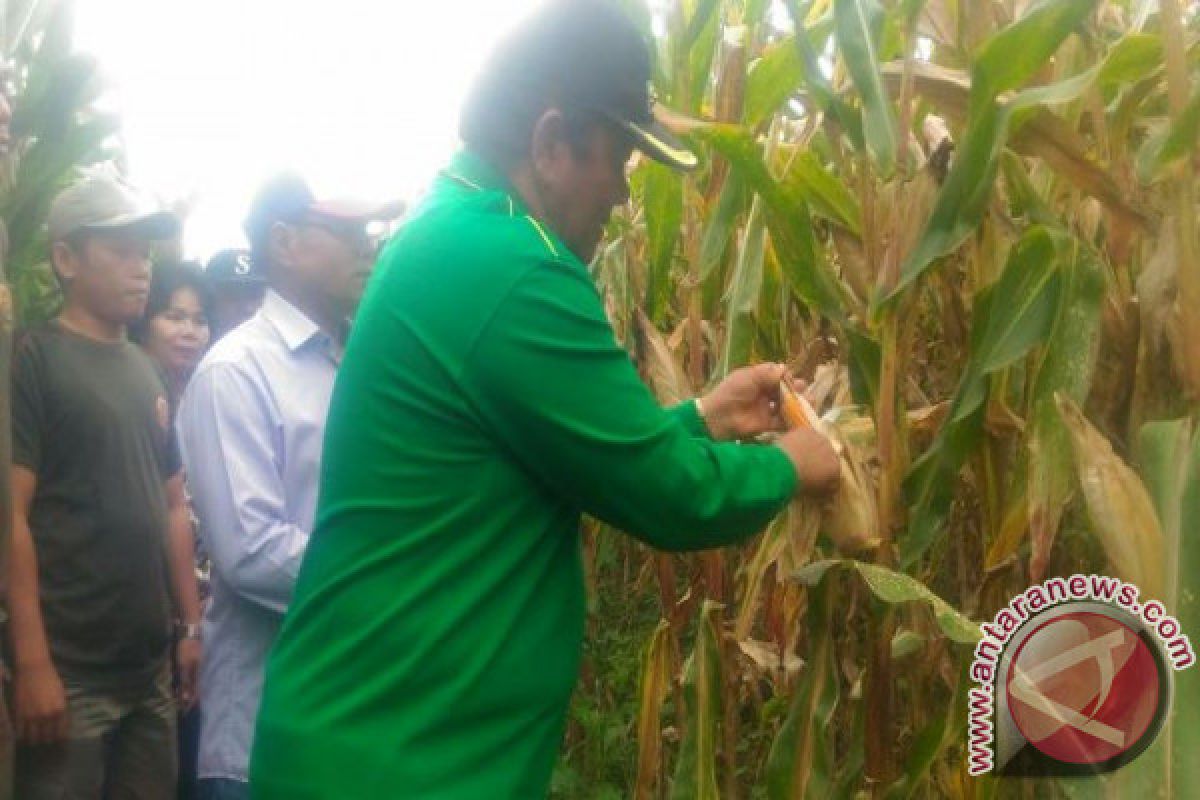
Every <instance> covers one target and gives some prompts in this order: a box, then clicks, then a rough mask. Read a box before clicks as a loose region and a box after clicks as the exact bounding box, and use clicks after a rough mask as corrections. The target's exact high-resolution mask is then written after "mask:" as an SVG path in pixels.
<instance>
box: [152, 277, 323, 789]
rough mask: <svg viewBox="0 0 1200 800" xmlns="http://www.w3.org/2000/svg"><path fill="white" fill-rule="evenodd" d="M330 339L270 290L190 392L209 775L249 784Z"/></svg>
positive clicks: (313, 470)
mask: <svg viewBox="0 0 1200 800" xmlns="http://www.w3.org/2000/svg"><path fill="white" fill-rule="evenodd" d="M337 352H338V351H337V349H336V346H335V343H334V342H333V340H332V339H331V338H330V337H329V336H328V335H327V334H325V333H324V332H322V331H321V329H320V328H319V327H318V326H317V325H316V324H315V323H314V322H313V321H312V320H310V319H309V318H308V317H306V316H305V315H304V314H303V313H301V312H300V310H299V309H297V308H296V307H295V306H293V305H292V304H290V303H288V302H287V301H286V300H284V299H283V298H282V297H280V296H279V295H278V294H276V293H274V292H267V295H266V298H265V300H264V301H263V306H262V309H261V310H260V311H259V312H258V313H257V314H256V315H255V316H253V317H252V318H250V319H249V320H248V321H246V322H245V323H244V324H242V325H241V326H240V327H238V328H235V329H234V330H233V331H230V332H229V333H228V334H227V335H226V336H225V337H224V338H223V339H221V340H220V341H219V342H217V344H216V345H215V346H214V347H213V349H212V350H211V351H209V353H208V355H207V356H206V357H205V358H204V360H203V361H202V362H201V363H200V366H199V367H198V368H197V369H196V374H195V376H194V377H193V378H192V381H191V383H190V384H189V385H188V388H187V391H186V392H184V395H183V399H182V401H181V403H180V407H179V414H178V418H177V422H176V425H177V428H178V433H179V443H180V448H181V450H182V451H183V463H184V468H185V470H186V474H187V481H188V486H189V488H190V490H191V495H192V502H193V506H194V509H195V512H196V515H197V517H198V518H199V520H200V535H201V538H202V540H203V543H204V546H205V547H206V548H207V550H208V553H209V555H210V556H211V557H212V599H211V601H210V604H209V606H208V608H207V610H206V611H205V617H204V626H203V636H204V659H203V661H202V663H201V667H200V703H201V711H202V714H203V722H202V724H201V731H200V761H199V766H198V771H199V777H201V778H230V779H233V780H238V781H245V780H246V775H247V766H248V763H249V760H250V745H251V743H252V742H253V739H254V719H255V717H256V716H257V714H258V706H259V701H260V698H261V696H262V684H263V672H264V669H265V667H266V658H267V653H268V651H269V650H270V648H271V645H272V643H273V642H274V641H275V636H276V634H277V633H278V632H279V626H280V623H281V622H282V621H283V613H284V611H285V610H286V609H287V605H288V602H289V600H290V599H291V596H292V588H293V586H295V583H296V575H297V573H298V572H299V570H300V560H301V558H302V557H303V555H304V548H305V546H306V545H307V544H308V537H309V534H310V533H311V532H312V528H313V518H314V514H315V512H316V505H317V480H318V476H319V473H320V464H321V445H322V440H323V438H324V432H325V418H326V416H327V414H328V411H329V396H330V393H331V392H332V391H333V380H334V376H335V374H336V372H337V363H338V355H337Z"/></svg>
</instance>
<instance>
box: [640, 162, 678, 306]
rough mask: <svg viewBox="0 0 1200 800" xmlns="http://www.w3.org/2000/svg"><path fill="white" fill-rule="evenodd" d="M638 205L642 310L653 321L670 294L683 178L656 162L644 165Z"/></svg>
mask: <svg viewBox="0 0 1200 800" xmlns="http://www.w3.org/2000/svg"><path fill="white" fill-rule="evenodd" d="M645 169H646V175H645V182H644V184H643V188H642V191H643V193H644V195H643V197H642V205H643V206H644V207H645V210H646V211H645V213H646V239H647V257H648V264H647V280H646V311H647V313H648V314H649V316H650V318H651V319H652V320H653V321H654V322H655V323H660V322H662V321H663V318H664V316H665V315H666V311H667V306H668V304H669V302H670V297H671V267H672V265H673V264H674V262H675V248H676V246H677V245H678V244H679V225H680V222H681V221H682V219H683V179H682V178H681V177H680V175H679V173H677V172H675V171H674V170H671V169H668V168H667V167H664V166H662V165H661V164H657V163H648V164H646V166H645Z"/></svg>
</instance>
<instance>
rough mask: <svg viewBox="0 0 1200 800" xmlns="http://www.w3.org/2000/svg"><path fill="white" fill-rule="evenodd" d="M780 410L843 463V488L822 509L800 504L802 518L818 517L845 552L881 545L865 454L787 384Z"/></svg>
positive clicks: (822, 527) (793, 425) (783, 385)
mask: <svg viewBox="0 0 1200 800" xmlns="http://www.w3.org/2000/svg"><path fill="white" fill-rule="evenodd" d="M779 395H780V411H781V413H782V415H783V418H784V420H785V421H786V422H787V424H788V426H789V427H791V428H813V429H814V430H816V431H818V432H820V433H821V434H823V435H824V436H825V437H826V438H828V439H829V441H830V442H831V443H832V445H833V449H834V450H835V451H836V452H837V454H838V459H839V461H840V463H841V485H840V487H839V488H838V491H837V493H836V494H835V495H834V496H833V497H831V498H830V499H829V500H828V501H827V502H826V503H825V504H824V505H823V506H821V507H819V508H818V507H817V506H815V505H814V504H812V503H801V504H800V506H799V508H798V511H799V513H800V514H802V515H813V516H817V517H819V523H818V524H819V528H820V530H821V532H822V533H824V534H825V535H826V536H828V537H829V539H830V540H831V541H832V542H833V544H834V546H835V547H837V549H838V550H839V551H840V552H842V553H855V552H858V551H861V550H869V549H871V548H873V547H877V546H878V545H879V542H880V536H879V516H878V509H877V506H876V491H875V482H874V480H873V477H872V475H871V472H870V469H869V466H868V463H867V459H866V456H865V453H864V451H863V450H862V449H861V448H860V447H858V446H856V445H854V444H851V443H850V442H848V441H847V440H846V438H845V437H844V436H843V435H842V433H841V431H840V430H839V429H838V427H837V426H836V425H835V424H833V423H832V422H829V421H826V420H824V419H821V418H820V417H818V416H817V415H816V412H814V411H813V408H812V406H811V405H809V403H808V401H807V400H806V399H805V398H804V397H803V396H802V395H799V394H797V393H796V392H795V391H794V390H793V389H792V387H791V386H789V385H788V384H787V382H786V381H785V382H783V383H781V384H780V387H779Z"/></svg>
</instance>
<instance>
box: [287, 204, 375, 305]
mask: <svg viewBox="0 0 1200 800" xmlns="http://www.w3.org/2000/svg"><path fill="white" fill-rule="evenodd" d="M288 227H289V228H290V230H291V233H292V235H291V236H289V237H287V238H286V240H285V241H286V244H285V245H284V247H283V251H284V252H282V253H280V254H279V255H281V256H282V258H280V259H278V260H279V263H281V264H282V265H283V266H284V267H285V268H286V269H288V271H289V272H290V274H291V276H292V278H293V279H294V280H296V281H297V282H298V283H299V284H300V286H302V287H303V289H304V291H306V292H311V293H312V295H313V299H314V300H317V301H319V302H321V303H322V304H323V305H324V306H326V307H327V308H330V309H332V310H334V311H336V313H338V314H339V315H341V316H344V317H349V316H351V315H352V314H353V313H354V310H355V308H357V307H358V301H359V300H360V299H361V298H362V293H363V288H364V287H365V286H366V283H367V278H368V277H370V274H371V268H372V266H373V265H374V263H375V254H376V250H377V242H376V240H375V239H374V238H372V237H371V236H369V235H368V234H367V231H366V226H365V224H364V223H363V222H362V221H359V220H344V219H340V218H336V217H328V216H324V215H320V214H310V215H309V216H308V217H306V218H305V219H303V220H301V221H299V222H297V223H296V224H294V225H290V226H288Z"/></svg>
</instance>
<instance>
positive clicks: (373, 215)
mask: <svg viewBox="0 0 1200 800" xmlns="http://www.w3.org/2000/svg"><path fill="white" fill-rule="evenodd" d="M403 211H404V204H403V203H402V202H398V201H392V202H388V203H383V204H379V205H372V204H367V203H361V202H358V201H354V200H346V199H318V198H317V197H316V195H314V194H313V191H312V189H310V188H309V186H308V182H307V181H305V180H304V179H303V178H301V177H300V176H299V175H297V174H295V173H291V172H287V173H283V174H280V175H276V176H275V177H274V178H271V179H270V180H268V181H267V182H266V183H265V184H263V186H262V188H260V189H259V190H258V194H256V195H255V196H254V201H253V202H252V203H251V204H250V213H249V215H247V217H246V220H245V222H243V223H242V228H243V230H245V232H246V238H247V239H249V240H250V250H251V261H252V262H260V261H262V257H263V254H265V252H266V246H267V237H268V235H269V234H270V231H271V226H272V225H274V224H275V223H277V222H300V221H302V220H303V219H304V218H305V217H308V216H310V215H314V214H315V215H318V216H322V217H329V218H332V219H338V220H347V221H351V222H362V223H363V224H364V225H365V224H366V223H368V222H371V221H372V220H390V219H395V218H396V217H398V216H399V215H400V214H401V213H403Z"/></svg>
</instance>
